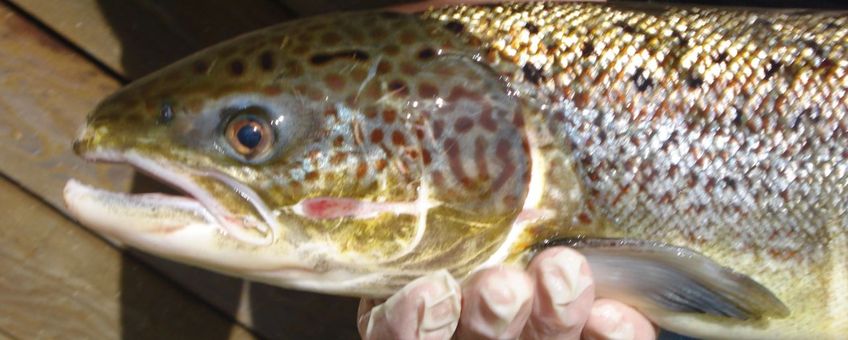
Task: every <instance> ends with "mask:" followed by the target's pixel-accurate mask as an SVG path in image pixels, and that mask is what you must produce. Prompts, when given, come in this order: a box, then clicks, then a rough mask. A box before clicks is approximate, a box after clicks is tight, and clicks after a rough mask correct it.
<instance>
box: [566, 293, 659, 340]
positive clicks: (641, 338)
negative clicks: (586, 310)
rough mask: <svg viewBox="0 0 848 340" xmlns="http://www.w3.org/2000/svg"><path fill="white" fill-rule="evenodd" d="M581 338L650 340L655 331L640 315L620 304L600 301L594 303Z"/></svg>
mask: <svg viewBox="0 0 848 340" xmlns="http://www.w3.org/2000/svg"><path fill="white" fill-rule="evenodd" d="M583 338H584V339H587V340H594V339H616V340H618V339H621V340H652V339H656V338H657V329H656V327H654V325H653V324H651V322H650V321H648V319H647V318H645V316H643V315H642V313H639V312H638V311H637V310H635V309H633V307H630V306H628V305H625V304H623V303H621V302H618V301H614V300H608V299H601V300H597V301H595V304H594V306H592V312H591V313H590V314H589V321H588V322H586V327H585V328H583Z"/></svg>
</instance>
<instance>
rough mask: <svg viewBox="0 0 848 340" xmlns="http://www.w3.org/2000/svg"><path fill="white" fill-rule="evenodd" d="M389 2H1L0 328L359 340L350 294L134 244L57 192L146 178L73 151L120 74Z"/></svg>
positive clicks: (123, 186)
mask: <svg viewBox="0 0 848 340" xmlns="http://www.w3.org/2000/svg"><path fill="white" fill-rule="evenodd" d="M386 2H388V1H373V0H372V1H351V2H348V1H344V0H338V1H334V0H309V1H306V0H291V1H288V0H286V1H283V0H241V1H232V0H179V1H153V0H67V1H64V0H63V1H56V0H0V272H2V274H0V338H11V339H45V338H66V339H86V338H89V339H115V338H123V339H171V338H177V339H228V338H233V339H247V338H279V339H350V338H355V337H356V329H355V326H354V318H355V312H356V301H354V300H352V299H343V298H336V297H329V296H323V295H317V294H308V293H303V292H294V291H286V290H282V289H276V288H272V287H268V286H265V285H261V284H252V283H245V282H242V281H240V280H236V279H233V278H229V277H224V276H221V275H217V274H213V273H210V272H206V271H203V270H199V269H195V268H190V267H187V266H183V265H179V264H175V263H171V262H166V261H164V260H161V259H157V258H153V257H151V256H146V255H143V254H136V253H132V254H127V253H126V252H123V251H122V250H119V249H117V248H115V247H113V246H111V245H110V244H109V243H107V242H106V241H105V240H103V239H102V238H99V237H98V236H97V235H95V234H93V233H91V232H90V231H88V230H86V229H85V228H83V227H82V226H80V225H79V224H77V223H76V222H75V221H73V219H71V218H69V217H68V215H67V213H66V211H65V208H64V207H63V205H62V199H61V190H62V187H63V185H64V183H65V181H66V180H68V179H69V178H71V177H74V178H78V179H81V180H83V181H84V182H86V183H91V184H95V185H97V186H100V187H104V188H108V189H112V190H121V191H127V190H136V191H137V190H143V188H144V187H145V186H147V185H148V180H146V179H145V178H143V177H141V176H139V175H137V174H135V173H133V172H132V171H131V170H130V169H128V168H125V167H121V166H115V165H109V166H101V165H93V164H87V163H85V162H83V161H81V160H80V159H79V158H77V157H76V156H75V155H74V154H73V153H72V152H71V149H70V146H71V140H72V138H73V136H74V135H75V133H76V131H77V129H78V128H79V126H80V125H81V124H82V122H83V120H84V117H85V114H86V113H87V112H88V111H89V110H90V109H91V108H92V107H93V106H94V105H95V104H96V103H97V102H98V101H99V100H100V99H101V98H103V97H104V96H106V95H108V94H109V93H110V92H112V91H114V90H115V89H117V88H118V87H120V86H121V84H123V83H126V82H128V81H130V80H132V79H134V78H137V77H139V76H141V75H144V74H146V73H148V72H150V71H152V70H155V69H157V68H159V67H162V66H164V65H166V64H168V63H170V62H172V61H174V60H176V59H178V58H179V57H181V56H184V55H186V54H188V53H190V52H193V51H195V50H198V49H200V48H202V47H205V46H208V45H210V44H213V43H215V42H218V41H221V40H223V39H226V38H228V37H232V36H234V35H237V34H239V33H243V32H246V31H250V30H253V29H256V28H259V27H263V26H267V25H270V24H273V23H277V22H281V21H285V20H289V19H292V18H295V17H299V16H303V15H311V14H317V13H322V12H327V11H333V10H340V9H354V7H355V8H356V9H359V8H373V7H378V6H381V5H384V4H385V3H386Z"/></svg>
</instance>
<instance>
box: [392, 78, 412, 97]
mask: <svg viewBox="0 0 848 340" xmlns="http://www.w3.org/2000/svg"><path fill="white" fill-rule="evenodd" d="M389 91H391V92H394V93H397V94H400V95H407V94H409V89H408V88H407V87H406V84H405V83H404V82H403V81H402V80H397V79H396V80H392V81H390V82H389Z"/></svg>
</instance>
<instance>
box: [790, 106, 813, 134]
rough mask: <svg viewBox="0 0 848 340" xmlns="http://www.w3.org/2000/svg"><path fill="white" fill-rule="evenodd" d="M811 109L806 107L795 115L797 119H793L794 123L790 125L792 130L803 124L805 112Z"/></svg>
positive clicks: (796, 129)
mask: <svg viewBox="0 0 848 340" xmlns="http://www.w3.org/2000/svg"><path fill="white" fill-rule="evenodd" d="M809 110H810V109H805V110H804V111H801V114H799V115H798V116H796V117H795V120H793V121H792V124H790V125H789V129H791V130H792V131H798V127H799V126H801V119H803V117H804V112H807V111H809Z"/></svg>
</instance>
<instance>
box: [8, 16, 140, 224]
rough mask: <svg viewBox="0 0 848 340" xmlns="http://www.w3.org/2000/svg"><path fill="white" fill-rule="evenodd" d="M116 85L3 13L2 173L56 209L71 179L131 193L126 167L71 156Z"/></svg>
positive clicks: (83, 61) (20, 22) (72, 53)
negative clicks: (88, 118) (90, 115)
mask: <svg viewBox="0 0 848 340" xmlns="http://www.w3.org/2000/svg"><path fill="white" fill-rule="evenodd" d="M118 87H119V84H118V82H117V81H116V80H114V79H112V78H110V77H108V76H106V75H104V74H103V73H102V72H101V71H100V70H98V69H97V68H96V67H94V66H92V65H90V63H88V62H87V61H86V60H85V59H83V58H81V57H79V56H78V55H76V54H75V53H74V52H73V51H71V50H69V49H68V48H66V47H65V46H63V45H61V44H59V43H57V42H56V41H55V40H54V39H53V38H51V37H50V36H48V35H46V34H45V33H43V32H41V31H39V30H38V29H37V28H36V27H35V26H33V25H32V24H30V23H29V22H27V21H26V20H25V19H23V18H21V17H20V16H18V15H16V14H14V13H13V12H11V11H10V10H9V9H8V8H6V7H5V6H0V112H2V114H0V141H2V145H0V171H2V173H4V174H7V175H8V176H9V177H11V178H13V179H14V180H15V181H17V182H19V183H23V184H25V185H26V186H27V188H29V190H31V191H32V192H36V193H38V194H39V195H41V196H42V197H44V199H45V200H47V201H48V202H50V203H51V204H53V205H54V206H56V207H61V206H62V199H61V197H62V187H63V185H64V182H65V181H66V180H67V179H68V177H69V176H70V175H71V174H73V176H74V177H77V178H79V179H80V180H82V181H85V182H88V183H97V184H98V185H100V186H103V187H104V188H108V189H110V190H120V191H125V190H128V189H129V188H130V185H131V181H132V171H131V170H130V169H129V168H127V167H120V166H106V165H96V166H95V165H92V164H89V163H86V162H85V161H83V160H81V159H80V158H79V157H76V156H75V155H74V154H73V153H72V152H71V144H70V141H71V140H73V138H74V137H75V135H76V131H77V129H78V127H79V126H80V125H82V123H83V122H84V121H85V114H86V113H87V112H88V111H89V110H91V108H92V107H94V105H95V104H96V103H97V101H99V100H100V99H101V98H102V97H104V96H105V95H107V94H108V93H110V92H112V91H114V90H115V89H117V88H118Z"/></svg>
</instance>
